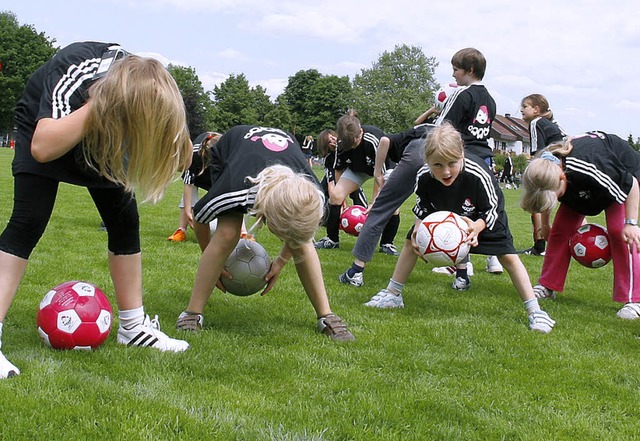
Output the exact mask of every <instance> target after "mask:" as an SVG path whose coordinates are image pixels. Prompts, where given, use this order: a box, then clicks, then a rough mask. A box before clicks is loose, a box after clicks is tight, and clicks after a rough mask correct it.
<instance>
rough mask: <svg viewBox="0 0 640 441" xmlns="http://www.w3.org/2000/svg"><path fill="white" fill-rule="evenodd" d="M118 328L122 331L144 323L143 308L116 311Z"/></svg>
mask: <svg viewBox="0 0 640 441" xmlns="http://www.w3.org/2000/svg"><path fill="white" fill-rule="evenodd" d="M118 318H119V319H120V326H121V327H123V328H124V329H127V330H128V329H133V328H135V327H136V326H138V325H141V324H142V322H144V306H141V307H139V308H135V309H126V310H124V311H123V310H119V311H118Z"/></svg>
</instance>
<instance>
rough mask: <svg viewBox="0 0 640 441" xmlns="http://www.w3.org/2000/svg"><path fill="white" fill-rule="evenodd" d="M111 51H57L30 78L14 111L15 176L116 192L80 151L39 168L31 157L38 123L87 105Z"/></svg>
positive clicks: (75, 47)
mask: <svg viewBox="0 0 640 441" xmlns="http://www.w3.org/2000/svg"><path fill="white" fill-rule="evenodd" d="M110 48H119V46H118V45H116V44H114V43H99V42H82V43H73V44H71V45H69V46H67V47H65V48H63V49H61V50H60V51H58V53H56V54H55V55H54V56H53V58H51V59H50V60H49V61H47V62H46V63H45V64H44V65H42V66H41V67H40V68H38V69H37V70H36V71H35V72H34V73H33V74H32V75H31V77H30V78H29V80H28V81H27V85H26V87H25V90H24V94H23V96H22V98H21V99H20V101H19V102H18V104H17V105H16V124H17V129H18V130H17V139H16V148H15V151H16V153H15V157H14V160H13V174H14V175H15V174H18V173H31V174H35V175H39V176H46V177H49V178H52V179H56V180H59V181H63V182H68V183H71V184H77V185H84V186H89V187H103V186H106V187H113V186H115V184H113V183H112V182H110V181H108V180H107V179H105V178H103V177H101V176H99V175H98V173H97V172H96V171H94V170H92V169H90V168H89V167H88V166H87V165H86V163H85V160H84V156H83V154H82V151H81V149H80V148H79V146H76V147H74V148H73V149H71V151H69V152H68V153H66V154H65V155H63V156H62V157H60V158H58V159H56V160H53V161H50V162H46V163H43V164H41V163H39V162H37V161H36V160H35V159H34V158H33V156H32V155H31V140H32V139H33V133H34V131H35V128H36V124H37V122H38V121H39V120H40V119H41V118H54V119H59V118H63V117H65V116H67V115H69V114H70V113H71V112H73V111H74V110H77V109H79V108H80V107H82V106H83V105H84V104H85V103H86V102H87V99H88V90H89V87H90V86H91V84H93V82H94V80H95V79H96V76H97V75H98V72H101V71H102V68H101V67H100V66H101V60H102V56H103V54H106V53H107V52H108V51H109V49H110ZM103 66H104V64H103Z"/></svg>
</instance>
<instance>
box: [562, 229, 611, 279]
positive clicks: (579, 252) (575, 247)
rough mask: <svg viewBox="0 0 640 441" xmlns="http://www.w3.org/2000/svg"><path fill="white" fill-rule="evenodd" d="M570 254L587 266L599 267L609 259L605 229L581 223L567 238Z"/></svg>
mask: <svg viewBox="0 0 640 441" xmlns="http://www.w3.org/2000/svg"><path fill="white" fill-rule="evenodd" d="M569 251H570V252H571V256H572V257H573V258H574V259H575V260H576V261H577V262H578V263H580V264H581V265H583V266H586V267H587V268H600V267H601V266H604V265H606V264H607V263H609V261H610V260H611V245H610V242H609V234H608V233H607V229H606V228H604V227H602V226H600V225H597V224H585V225H581V226H580V227H579V228H578V230H577V231H576V232H575V234H574V235H573V236H572V237H571V239H569Z"/></svg>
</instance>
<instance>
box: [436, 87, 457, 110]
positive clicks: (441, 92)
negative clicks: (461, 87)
mask: <svg viewBox="0 0 640 441" xmlns="http://www.w3.org/2000/svg"><path fill="white" fill-rule="evenodd" d="M457 87H458V85H457V84H456V83H449V84H447V85H446V86H444V87H441V88H440V89H438V90H437V91H436V93H435V100H434V106H435V107H436V109H439V110H442V109H443V108H444V104H445V102H446V101H447V99H448V98H449V97H450V96H451V95H452V94H453V92H454V91H455V90H456V88H457Z"/></svg>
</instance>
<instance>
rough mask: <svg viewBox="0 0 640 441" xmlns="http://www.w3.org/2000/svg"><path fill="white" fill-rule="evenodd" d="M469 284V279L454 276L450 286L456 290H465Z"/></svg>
mask: <svg viewBox="0 0 640 441" xmlns="http://www.w3.org/2000/svg"><path fill="white" fill-rule="evenodd" d="M469 286H471V281H470V280H469V279H465V278H464V277H456V278H455V280H454V281H453V284H452V285H451V287H452V288H453V289H455V290H456V291H467V290H468V289H469Z"/></svg>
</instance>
